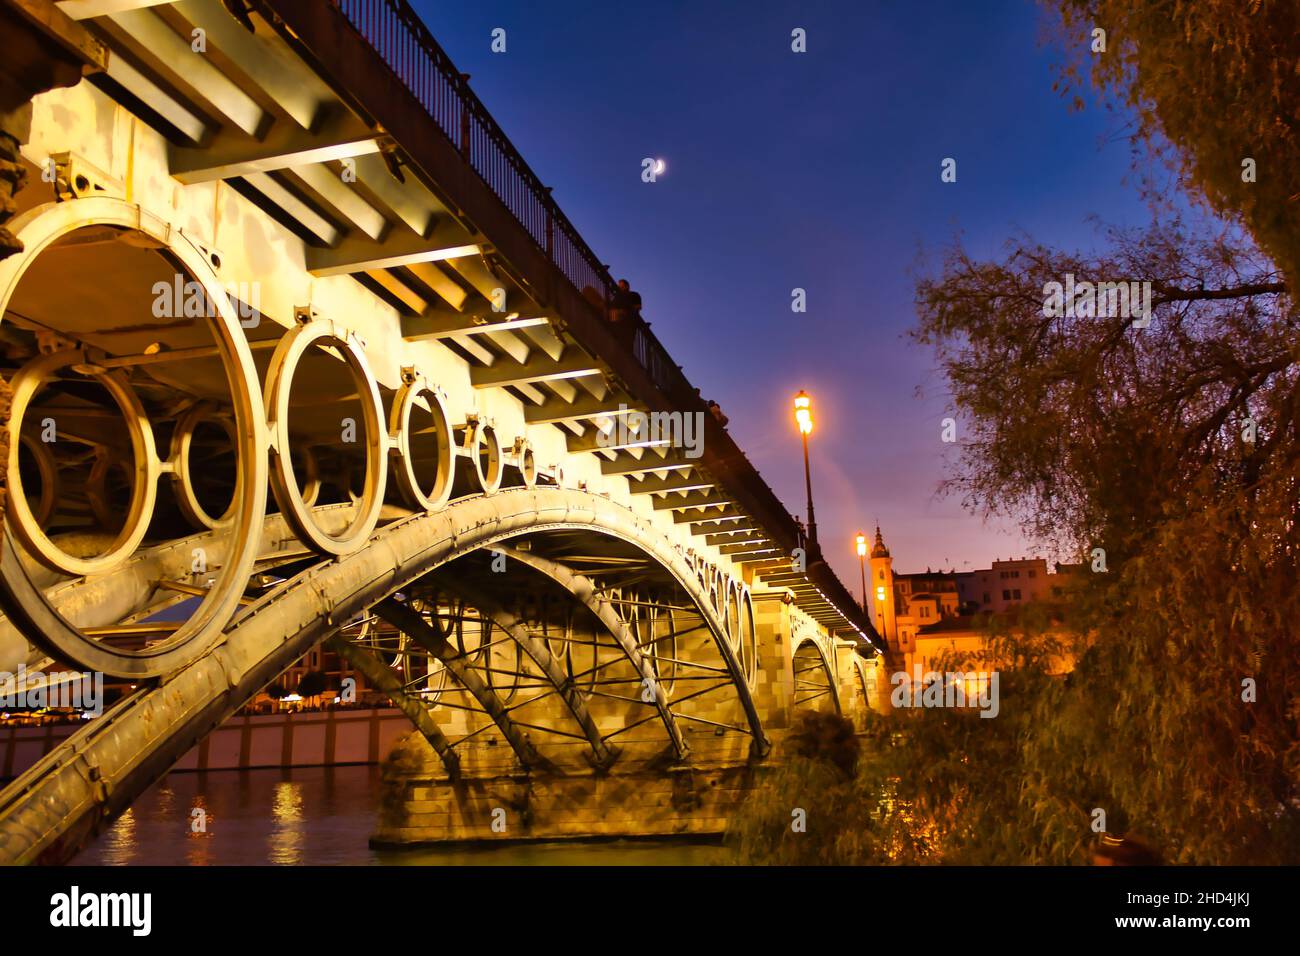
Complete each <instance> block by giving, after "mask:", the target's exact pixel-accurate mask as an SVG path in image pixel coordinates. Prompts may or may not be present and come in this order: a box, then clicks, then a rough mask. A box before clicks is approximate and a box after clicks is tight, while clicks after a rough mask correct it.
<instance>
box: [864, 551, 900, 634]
mask: <svg viewBox="0 0 1300 956" xmlns="http://www.w3.org/2000/svg"><path fill="white" fill-rule="evenodd" d="M869 587H870V589H871V608H872V619H873V621H874V622H875V625H876V629H877V630H879V631H880V634H881V636H882V637H884V639H885V640H886V641H887V642H888V644H889V646H890V649H891V650H897V649H898V625H897V614H896V610H895V607H894V559H893V558H892V557H890V555H889V549H888V548H887V547H885V539H884V538H883V537H882V536H881V534H880V526H879V525H877V526H876V543H875V544H874V545H873V546H872V548H871V580H870V582H869Z"/></svg>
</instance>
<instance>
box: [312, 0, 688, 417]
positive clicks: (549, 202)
mask: <svg viewBox="0 0 1300 956" xmlns="http://www.w3.org/2000/svg"><path fill="white" fill-rule="evenodd" d="M331 2H333V3H334V5H335V6H336V7H338V8H339V10H340V11H342V13H343V15H344V16H345V17H347V19H348V21H349V22H350V23H351V24H352V25H353V26H354V27H355V28H356V30H357V32H358V33H360V34H361V35H362V36H363V37H364V38H365V39H366V41H367V42H368V43H369V44H370V45H371V46H372V47H374V49H375V51H376V52H377V53H379V55H380V56H381V57H383V59H384V61H385V62H386V63H387V64H388V66H389V68H390V69H391V70H392V71H393V73H394V74H395V75H396V76H397V78H398V79H399V80H401V81H402V83H403V84H404V85H405V86H406V88H407V89H409V90H410V91H411V93H412V94H413V95H414V96H415V97H416V99H418V100H419V101H420V103H421V105H423V106H424V108H425V109H426V110H427V111H428V113H429V116H430V117H431V118H432V119H433V120H434V122H435V123H437V124H438V127H439V128H440V129H441V130H442V131H443V133H444V134H445V135H446V136H447V138H448V139H449V140H451V142H452V144H453V145H455V146H456V148H457V149H459V150H460V154H461V156H462V157H464V159H465V162H467V163H469V165H470V166H472V167H473V168H474V170H475V171H476V172H477V173H478V174H479V176H480V177H482V179H483V181H484V182H485V183H486V184H487V185H488V187H489V188H490V189H491V190H492V192H493V193H495V194H496V196H497V198H498V199H500V200H501V202H502V203H504V204H505V206H506V208H507V209H509V210H510V212H511V213H512V214H513V215H514V217H515V218H516V219H517V220H518V221H519V223H520V225H522V226H523V227H524V229H525V230H527V232H528V234H529V235H530V236H531V237H532V239H533V241H534V242H535V243H537V246H538V248H539V249H541V250H542V251H543V252H545V253H546V255H547V256H548V257H549V258H550V260H551V262H552V263H554V265H555V267H556V268H557V269H559V270H560V272H561V273H563V275H564V276H565V278H567V279H568V280H569V281H570V282H571V283H573V286H574V288H575V289H577V290H578V291H579V292H582V291H583V290H584V289H587V288H591V289H594V290H595V291H596V293H597V294H598V295H599V296H600V297H601V298H602V299H603V300H604V302H605V303H606V304H607V305H608V303H609V301H610V298H611V296H612V294H613V289H614V281H613V279H612V278H611V276H610V274H609V271H608V270H607V269H606V268H605V267H604V265H603V264H602V263H601V261H600V260H599V259H598V258H597V257H596V254H595V253H594V252H592V251H591V248H590V247H589V246H588V245H587V243H586V242H584V241H583V239H582V236H580V235H579V234H578V230H577V229H576V228H574V225H573V223H571V222H570V221H569V218H568V217H567V216H566V215H565V214H564V213H563V211H562V210H561V209H560V207H559V206H558V205H556V203H555V200H553V199H552V198H551V194H550V190H549V189H548V188H547V187H546V186H544V185H542V181H541V180H540V179H538V178H537V174H536V173H534V172H533V171H532V169H530V168H529V166H528V163H526V162H525V161H524V158H523V157H522V156H521V155H520V154H519V151H518V150H516V149H515V147H514V145H513V144H512V143H511V142H510V140H509V139H508V138H507V137H506V134H505V133H504V132H503V131H502V130H501V127H500V126H498V125H497V122H496V120H495V119H493V118H492V114H490V113H489V112H488V111H487V107H485V106H484V105H483V103H482V101H480V100H479V98H478V96H476V95H475V93H474V91H473V90H471V89H470V87H469V83H468V82H467V81H466V78H465V76H464V74H462V73H460V72H458V71H457V70H456V67H455V65H454V64H453V63H452V62H451V59H450V58H449V57H448V56H447V54H446V53H445V52H444V51H443V49H442V47H441V46H439V45H438V41H437V40H435V39H434V38H433V35H432V34H431V33H430V32H429V28H428V27H426V26H425V25H424V21H422V20H421V19H420V17H419V16H418V15H417V14H416V13H415V11H414V10H412V9H411V7H410V5H409V4H408V3H407V2H406V0H331ZM633 353H634V354H635V356H636V358H637V361H638V362H640V364H641V366H642V367H643V368H644V369H645V370H646V371H647V372H648V373H649V374H650V377H651V379H652V380H653V381H654V383H655V384H656V385H657V386H658V387H659V388H660V389H661V390H663V391H665V392H670V393H672V392H677V391H678V390H681V389H684V390H685V391H684V392H683V393H681V394H685V395H687V396H689V395H690V394H691V390H690V388H689V386H688V383H687V381H686V377H685V376H684V375H683V374H682V373H681V369H680V368H679V367H678V366H677V365H676V364H675V363H674V362H673V361H672V358H671V357H670V356H669V354H668V351H667V350H666V349H665V348H664V347H663V345H662V343H660V342H659V340H658V339H657V338H656V337H655V336H654V334H653V333H652V332H651V331H650V330H649V328H648V327H646V326H644V325H640V326H638V327H637V329H636V334H635V336H634V343H633Z"/></svg>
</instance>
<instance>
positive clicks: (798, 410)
mask: <svg viewBox="0 0 1300 956" xmlns="http://www.w3.org/2000/svg"><path fill="white" fill-rule="evenodd" d="M794 420H795V422H797V423H798V425H799V432H800V434H801V435H802V436H803V480H804V486H805V488H806V489H807V491H808V551H809V555H810V556H812V555H813V554H816V553H818V552H819V551H820V550H821V549H820V548H818V546H817V518H816V516H815V515H814V513H813V497H812V470H811V468H810V467H809V465H808V435H809V434H810V433H811V432H812V430H813V416H812V399H811V398H809V397H808V393H807V392H805V391H803V390H802V389H800V390H799V394H798V395H796V396H795V397H794Z"/></svg>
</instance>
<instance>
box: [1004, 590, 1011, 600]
mask: <svg viewBox="0 0 1300 956" xmlns="http://www.w3.org/2000/svg"><path fill="white" fill-rule="evenodd" d="M1002 600H1004V601H1010V600H1011V592H1010V591H1008V590H1007V589H1006V588H1003V589H1002Z"/></svg>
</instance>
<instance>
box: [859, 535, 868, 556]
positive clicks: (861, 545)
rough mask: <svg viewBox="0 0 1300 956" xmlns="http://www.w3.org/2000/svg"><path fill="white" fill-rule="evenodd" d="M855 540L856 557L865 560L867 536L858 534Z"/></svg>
mask: <svg viewBox="0 0 1300 956" xmlns="http://www.w3.org/2000/svg"><path fill="white" fill-rule="evenodd" d="M857 540H858V557H859V558H865V557H866V556H867V536H866V535H865V534H862V533H861V532H859V533H858V539H857Z"/></svg>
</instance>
